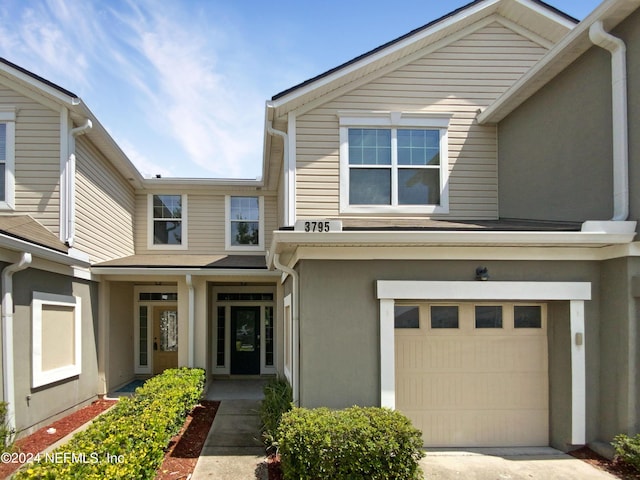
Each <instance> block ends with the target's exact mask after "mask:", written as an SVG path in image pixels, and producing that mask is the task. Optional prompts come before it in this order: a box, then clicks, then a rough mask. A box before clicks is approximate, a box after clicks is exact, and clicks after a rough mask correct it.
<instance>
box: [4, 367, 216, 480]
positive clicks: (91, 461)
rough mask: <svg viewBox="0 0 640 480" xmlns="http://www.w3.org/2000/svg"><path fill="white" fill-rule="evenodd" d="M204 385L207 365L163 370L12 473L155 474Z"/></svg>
mask: <svg viewBox="0 0 640 480" xmlns="http://www.w3.org/2000/svg"><path fill="white" fill-rule="evenodd" d="M203 387H204V370H201V369H187V368H180V369H171V370H165V371H164V373H163V374H161V375H158V376H156V377H153V378H151V379H149V380H147V381H146V382H145V384H144V385H143V386H142V387H139V388H138V389H136V394H135V396H133V397H131V398H122V399H120V400H119V401H118V403H117V404H116V405H115V406H114V407H113V408H112V409H111V410H109V411H108V412H106V413H105V414H103V415H101V416H99V417H97V418H96V419H95V421H94V422H93V423H92V424H91V425H90V426H89V428H87V429H86V430H84V431H82V432H79V433H77V434H76V435H74V436H73V438H72V439H71V440H70V441H69V442H68V443H67V444H65V445H63V446H61V447H60V448H58V449H57V450H55V451H54V452H52V454H50V455H49V456H44V455H42V456H41V457H40V461H39V462H35V463H33V464H29V465H26V466H25V468H23V469H22V470H20V471H19V472H18V473H17V474H16V476H15V477H14V478H16V479H36V478H38V479H58V478H82V479H95V480H98V479H104V478H138V479H152V478H154V477H155V474H156V470H157V469H158V467H159V466H160V464H161V463H162V459H163V457H164V452H165V449H166V447H167V445H168V443H169V440H170V439H171V437H173V436H174V435H175V434H177V433H178V431H179V430H180V428H181V427H182V425H183V423H184V419H185V417H186V415H187V413H188V412H189V411H191V410H192V409H193V407H195V405H197V403H198V401H199V399H200V396H201V395H202V391H203Z"/></svg>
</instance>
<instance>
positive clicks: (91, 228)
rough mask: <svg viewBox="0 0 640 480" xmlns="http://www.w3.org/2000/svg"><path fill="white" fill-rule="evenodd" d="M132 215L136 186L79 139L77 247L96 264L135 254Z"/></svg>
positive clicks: (77, 141)
mask: <svg viewBox="0 0 640 480" xmlns="http://www.w3.org/2000/svg"><path fill="white" fill-rule="evenodd" d="M133 212H134V193H133V187H132V186H131V185H130V184H129V182H128V181H127V180H126V179H125V178H124V177H123V176H122V175H121V174H120V173H119V172H117V171H116V170H115V168H114V167H113V166H112V165H111V164H110V163H108V162H107V160H106V159H105V158H104V156H102V155H101V154H100V152H99V151H98V150H97V149H96V148H95V147H94V146H93V145H92V144H91V143H89V142H88V141H87V139H86V137H79V138H78V139H77V140H76V235H75V244H74V246H75V248H78V249H80V250H83V251H85V252H87V253H88V254H89V255H90V257H91V260H92V261H94V262H100V261H106V260H111V259H114V258H118V257H124V256H128V255H133V254H134V249H133Z"/></svg>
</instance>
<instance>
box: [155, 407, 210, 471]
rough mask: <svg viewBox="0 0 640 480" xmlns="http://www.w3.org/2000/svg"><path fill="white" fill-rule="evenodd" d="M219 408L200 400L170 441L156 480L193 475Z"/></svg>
mask: <svg viewBox="0 0 640 480" xmlns="http://www.w3.org/2000/svg"><path fill="white" fill-rule="evenodd" d="M219 406H220V402H213V401H210V400H202V401H201V402H200V405H197V406H196V407H195V408H194V409H193V410H192V411H191V413H190V414H189V415H188V416H187V420H186V421H185V423H184V426H183V427H182V430H180V433H178V435H176V436H175V437H173V438H172V439H171V442H170V443H169V450H168V451H167V453H166V454H165V456H164V461H163V462H162V465H161V466H160V469H159V470H158V473H157V474H156V480H178V479H185V478H188V477H189V475H190V474H191V473H193V470H194V469H195V468H196V463H197V462H198V457H199V456H200V452H201V451H202V447H203V446H204V442H205V440H206V439H207V434H208V433H209V429H210V428H211V424H212V423H213V419H214V418H215V416H216V412H217V411H218V407H219Z"/></svg>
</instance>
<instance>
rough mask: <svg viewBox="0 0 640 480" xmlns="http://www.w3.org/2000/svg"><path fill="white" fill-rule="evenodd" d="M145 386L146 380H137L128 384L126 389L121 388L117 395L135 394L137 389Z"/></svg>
mask: <svg viewBox="0 0 640 480" xmlns="http://www.w3.org/2000/svg"><path fill="white" fill-rule="evenodd" d="M142 385H144V380H138V379H135V380H133V381H132V382H129V383H127V384H126V385H125V386H124V387H121V388H119V389H118V390H116V391H115V393H133V392H135V391H136V388H138V387H141V386H142Z"/></svg>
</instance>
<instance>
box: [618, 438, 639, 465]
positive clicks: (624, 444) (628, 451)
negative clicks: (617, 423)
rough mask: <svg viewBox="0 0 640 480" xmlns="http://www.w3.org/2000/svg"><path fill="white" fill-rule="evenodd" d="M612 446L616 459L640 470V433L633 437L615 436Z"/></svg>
mask: <svg viewBox="0 0 640 480" xmlns="http://www.w3.org/2000/svg"><path fill="white" fill-rule="evenodd" d="M612 445H613V446H614V448H615V449H616V456H617V457H618V458H620V459H622V460H624V461H625V462H626V463H628V464H630V465H632V466H633V467H635V468H636V470H640V433H639V434H637V435H635V436H633V437H630V436H628V435H625V434H620V435H616V437H615V438H614V440H613V442H612Z"/></svg>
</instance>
